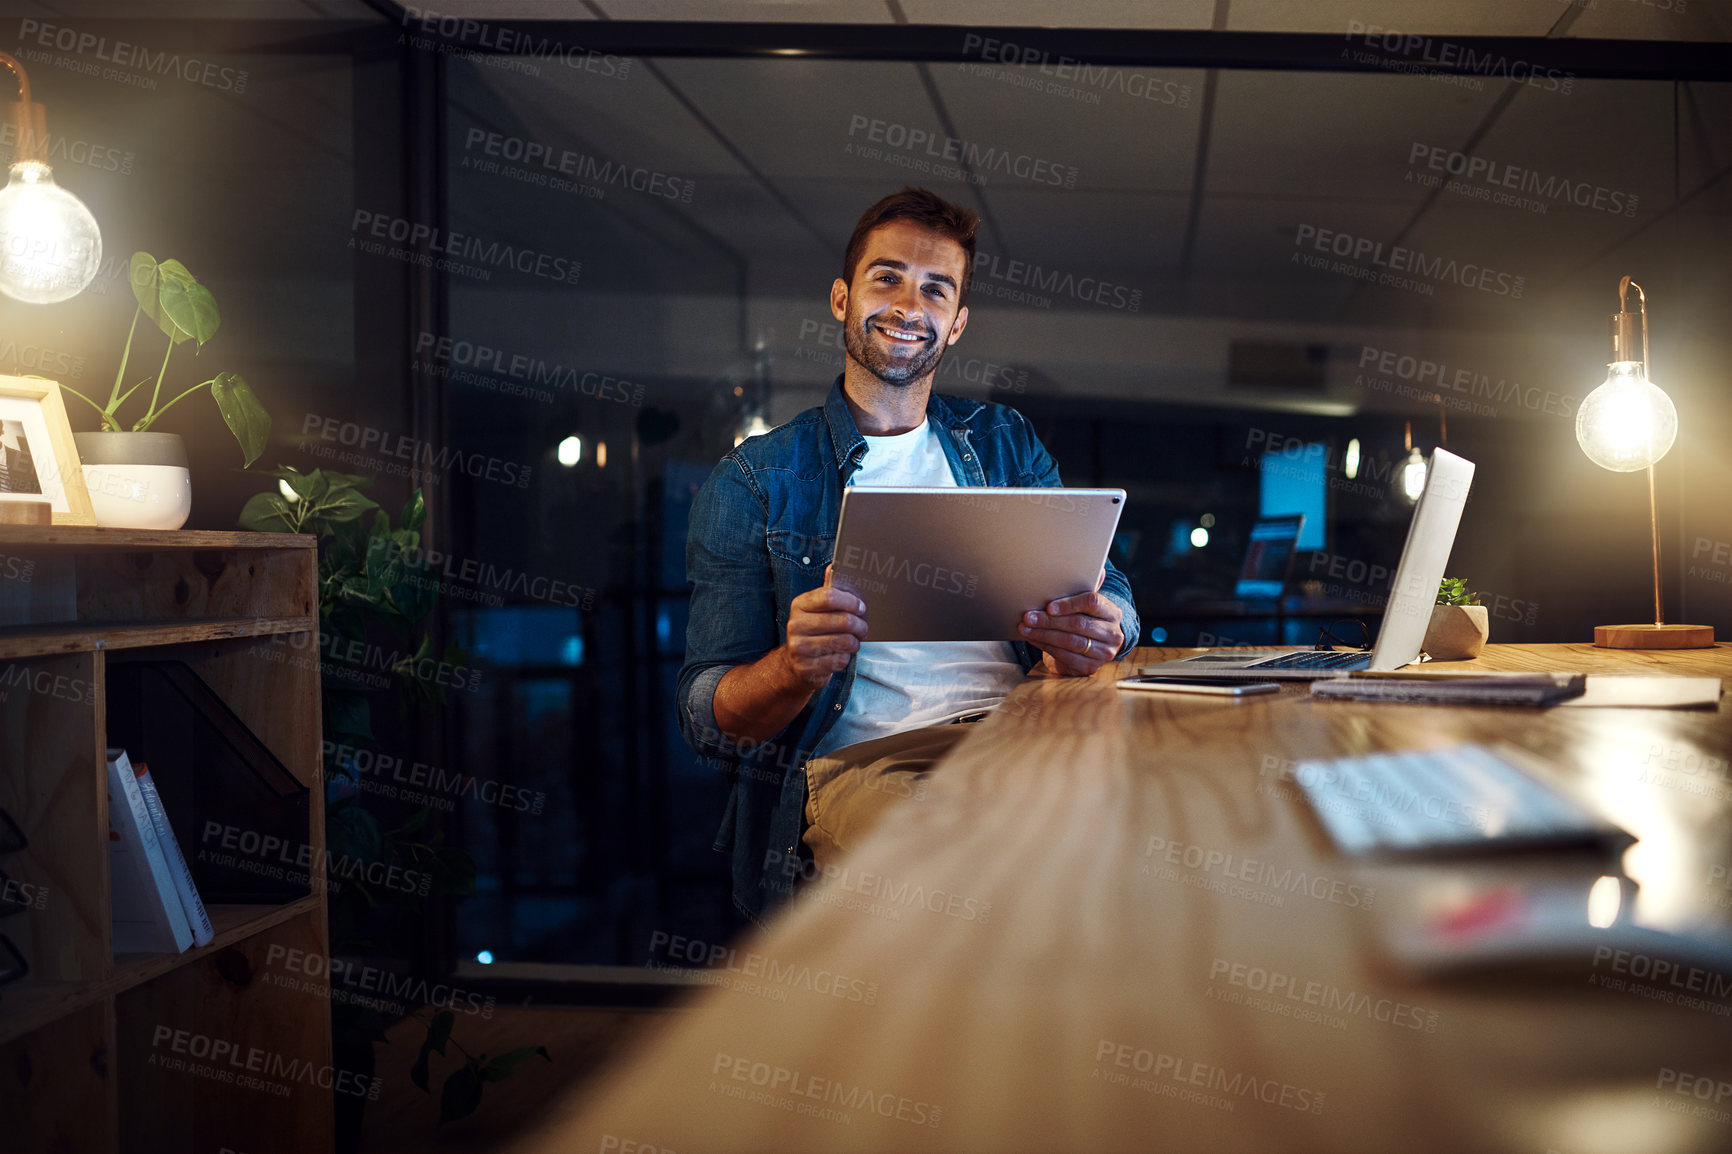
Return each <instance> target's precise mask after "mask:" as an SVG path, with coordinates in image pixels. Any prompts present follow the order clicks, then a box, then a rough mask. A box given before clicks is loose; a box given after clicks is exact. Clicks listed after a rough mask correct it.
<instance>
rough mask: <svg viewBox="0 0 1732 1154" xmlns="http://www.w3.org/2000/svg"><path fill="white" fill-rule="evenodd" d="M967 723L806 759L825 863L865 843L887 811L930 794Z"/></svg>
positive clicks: (819, 857) (811, 844)
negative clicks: (936, 772)
mask: <svg viewBox="0 0 1732 1154" xmlns="http://www.w3.org/2000/svg"><path fill="white" fill-rule="evenodd" d="M971 728H972V727H971V726H969V725H967V724H951V725H930V726H927V727H926V728H925V729H911V730H908V731H907V732H906V733H893V734H891V735H890V736H889V737H878V738H874V739H872V740H871V741H858V742H855V743H854V744H853V745H845V746H843V747H842V748H841V749H837V750H833V751H831V752H830V753H828V754H826V755H825V756H823V757H814V758H813V759H812V760H810V761H808V762H807V763H806V833H805V837H804V838H803V840H804V841H805V843H806V847H807V848H808V849H810V850H811V851H812V859H813V860H814V861H816V862H817V863H818V865H819V866H820V867H822V866H826V865H828V864H830V863H831V862H833V861H835V860H836V859H837V858H838V857H840V856H841V855H842V854H845V853H848V852H849V851H851V850H853V849H855V848H856V847H858V846H859V844H860V842H861V840H862V839H863V838H864V837H865V836H866V834H867V833H868V831H870V830H871V829H872V827H873V826H875V825H877V824H878V822H879V821H880V819H882V818H883V816H884V814H885V813H886V812H887V811H888V810H890V809H892V808H894V807H895V806H896V805H898V804H900V803H901V802H902V801H904V800H905V799H910V798H921V797H925V796H926V781H925V778H926V775H927V773H928V772H929V771H930V770H931V769H932V766H933V765H934V764H935V763H936V762H937V761H938V760H939V759H940V758H942V757H943V756H944V755H945V754H947V753H949V752H950V750H951V748H952V747H953V746H954V745H955V744H956V743H957V742H959V741H961V740H962V739H963V738H964V737H966V736H968V732H969V730H970V729H971Z"/></svg>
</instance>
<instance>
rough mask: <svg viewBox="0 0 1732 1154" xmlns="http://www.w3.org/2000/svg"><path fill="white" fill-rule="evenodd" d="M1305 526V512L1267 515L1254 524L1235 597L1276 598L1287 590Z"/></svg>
mask: <svg viewBox="0 0 1732 1154" xmlns="http://www.w3.org/2000/svg"><path fill="white" fill-rule="evenodd" d="M1304 528H1305V514H1303V513H1295V514H1294V515H1293V516H1291V517H1265V518H1263V519H1262V520H1260V521H1258V522H1257V523H1256V524H1255V525H1253V526H1251V540H1250V542H1249V543H1248V544H1247V545H1246V546H1245V563H1244V564H1243V565H1242V566H1241V567H1240V569H1239V580H1238V583H1237V584H1235V585H1234V586H1233V596H1235V597H1242V598H1245V599H1247V600H1252V599H1262V600H1266V601H1273V600H1275V599H1277V598H1279V597H1280V596H1281V595H1282V594H1283V593H1285V592H1286V591H1287V578H1288V577H1289V576H1291V574H1292V572H1293V555H1294V553H1295V552H1296V551H1297V547H1298V544H1299V533H1300V531H1301V530H1302V529H1304Z"/></svg>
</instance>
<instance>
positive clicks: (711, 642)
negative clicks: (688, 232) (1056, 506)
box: [679, 188, 1137, 919]
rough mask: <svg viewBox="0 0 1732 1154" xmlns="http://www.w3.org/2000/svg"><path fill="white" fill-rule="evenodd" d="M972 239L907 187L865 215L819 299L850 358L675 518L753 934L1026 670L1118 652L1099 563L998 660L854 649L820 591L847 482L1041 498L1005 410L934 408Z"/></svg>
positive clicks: (1115, 604) (728, 826) (706, 743)
mask: <svg viewBox="0 0 1732 1154" xmlns="http://www.w3.org/2000/svg"><path fill="white" fill-rule="evenodd" d="M977 224H978V220H977V218H976V217H975V215H974V213H972V212H970V211H968V210H967V209H965V208H961V207H958V206H957V205H953V204H950V203H949V202H947V201H945V200H943V199H942V198H940V197H939V196H937V195H935V194H934V193H932V192H929V191H927V190H926V189H921V188H905V189H903V190H902V191H901V192H898V193H895V194H894V195H892V196H887V197H885V198H884V199H883V200H881V201H879V202H878V203H877V204H875V205H873V206H872V207H871V208H869V209H867V210H866V212H865V214H864V215H863V216H861V218H860V221H859V223H858V224H856V225H855V226H854V233H853V235H852V236H851V237H850V238H849V240H848V247H847V250H846V252H845V254H844V256H843V260H842V276H841V277H839V278H838V279H837V280H836V281H835V283H834V284H832V285H831V287H830V311H831V313H832V314H833V315H834V316H835V317H836V319H837V320H839V321H841V322H842V328H843V341H844V347H845V349H846V351H847V357H846V360H845V361H844V364H843V371H842V375H841V376H840V377H839V378H837V380H836V383H835V385H834V386H832V388H831V390H830V396H829V398H828V399H827V400H826V401H825V403H824V406H823V407H822V408H817V409H808V410H807V411H806V412H804V413H801V414H800V415H799V416H797V417H795V418H794V419H793V420H791V421H789V422H788V423H787V424H785V425H781V426H779V427H777V428H775V429H772V430H771V431H770V432H768V433H766V434H764V435H763V436H759V437H753V438H750V439H749V440H746V441H744V442H742V443H741V444H740V445H739V446H738V447H736V448H735V449H734V451H733V452H731V453H729V454H728V455H727V456H726V457H725V458H723V459H722V462H721V463H720V464H719V465H717V466H716V468H715V470H714V472H712V473H711V474H710V477H709V480H708V481H706V482H705V483H704V486H703V488H702V489H701V490H700V491H699V493H698V495H697V499H696V501H695V502H694V503H693V505H692V514H691V526H690V533H689V536H688V539H687V546H686V570H687V577H688V579H689V580H690V581H691V584H692V601H691V617H690V623H689V625H688V627H687V630H686V659H685V665H684V666H683V667H682V668H681V670H680V676H679V720H680V729H681V732H682V733H684V734H685V737H686V740H687V741H689V742H690V743H691V745H692V747H693V748H694V749H696V750H697V751H698V752H699V753H700V754H702V755H703V756H704V757H706V758H709V759H711V760H712V762H714V763H717V764H719V765H720V767H721V768H723V769H724V771H725V772H727V773H728V774H729V775H730V778H731V780H732V782H733V793H732V795H731V797H730V798H729V802H728V812H727V816H726V818H725V819H724V821H723V824H722V831H721V834H720V836H719V838H718V840H717V842H716V848H717V849H718V850H720V851H722V852H731V853H732V854H733V862H734V866H733V889H734V902H735V904H736V905H737V906H739V908H740V909H741V911H742V912H744V913H745V914H747V915H748V916H749V917H752V918H754V919H759V918H761V917H762V916H763V915H764V914H765V913H766V912H768V910H769V909H770V908H771V907H772V906H773V905H774V904H775V902H776V901H777V900H778V899H780V898H783V897H786V896H787V894H789V893H790V892H791V891H792V889H793V881H794V879H796V878H798V877H800V876H802V875H803V874H805V873H807V872H809V870H810V864H809V863H815V864H816V865H818V866H825V865H828V864H829V863H830V862H832V861H834V860H835V859H836V858H837V857H839V856H840V855H841V854H842V853H845V852H846V851H847V850H848V849H850V848H852V847H853V846H854V845H855V844H856V843H857V842H858V841H859V840H860V838H861V837H863V836H864V835H865V833H866V831H867V830H869V829H870V828H871V827H872V825H874V824H875V823H876V822H877V821H878V820H879V819H880V818H881V817H882V816H883V814H884V812H885V811H886V810H887V809H888V808H889V807H890V806H891V805H892V804H893V803H894V802H895V800H896V799H897V798H903V797H910V796H919V795H921V794H923V793H924V783H923V781H922V780H921V778H922V776H923V775H924V774H925V773H926V772H927V771H928V770H930V768H931V766H932V765H933V763H934V762H936V761H937V760H938V759H939V758H940V757H942V756H943V755H944V753H945V752H947V751H948V750H949V749H950V747H951V746H952V745H954V744H955V743H956V741H958V740H959V739H960V738H961V737H962V736H963V734H964V733H965V732H966V730H967V727H966V725H963V724H959V723H961V722H967V721H973V720H977V719H979V718H980V717H982V716H984V715H985V714H986V713H987V712H988V711H990V710H991V709H992V708H993V707H994V706H996V705H997V704H998V703H999V702H1001V701H1002V700H1003V699H1004V696H1005V695H1006V694H1007V693H1009V692H1010V690H1011V689H1012V688H1014V687H1015V685H1016V683H1017V682H1019V681H1021V680H1022V678H1023V677H1024V676H1025V675H1026V674H1027V673H1028V672H1029V670H1031V669H1032V668H1033V667H1034V666H1035V665H1037V664H1040V665H1043V666H1044V668H1045V669H1046V671H1047V672H1048V673H1051V674H1055V675H1062V676H1077V677H1080V676H1087V675H1088V674H1091V673H1093V672H1095V671H1096V670H1097V669H1099V668H1100V667H1101V666H1102V665H1104V664H1106V663H1107V662H1109V661H1112V660H1114V659H1116V658H1117V657H1119V656H1120V655H1122V654H1123V653H1125V652H1126V651H1128V650H1129V649H1130V647H1131V646H1132V645H1133V644H1135V641H1136V638H1137V617H1136V610H1135V609H1134V607H1133V606H1132V604H1131V596H1130V587H1129V584H1128V583H1127V582H1126V581H1125V579H1124V576H1123V574H1121V573H1119V572H1118V571H1117V570H1116V569H1114V568H1113V567H1112V565H1111V564H1110V563H1109V564H1108V566H1107V567H1106V569H1105V571H1104V572H1103V573H1102V577H1101V583H1100V587H1099V589H1098V590H1097V591H1095V592H1090V593H1081V594H1078V595H1076V596H1072V597H1066V598H1062V599H1060V600H1058V601H1054V602H1052V603H1050V604H1048V605H1047V606H1046V607H1045V609H1044V611H1037V612H1031V613H1028V614H1026V615H1025V618H1024V620H1022V621H1021V622H1018V623H1017V629H1018V631H1019V633H1020V635H1021V637H1022V638H1023V640H1022V641H1019V642H1015V643H1012V642H1007V641H982V642H950V643H943V644H930V643H929V644H901V643H882V642H873V641H871V640H869V638H870V635H871V613H870V605H869V603H868V602H867V601H865V600H864V599H862V598H861V597H860V596H858V595H857V594H856V593H854V592H853V591H850V590H847V589H843V588H838V587H835V586H832V585H831V584H830V582H829V579H828V578H829V562H830V559H831V554H832V551H833V548H834V544H835V532H836V521H837V516H838V514H839V512H840V509H841V504H842V490H843V489H844V488H845V487H846V486H848V485H925V486H966V485H974V486H983V485H991V486H1013V487H1052V486H1057V485H1059V484H1060V481H1059V475H1058V466H1057V465H1056V464H1054V463H1053V459H1052V457H1051V456H1050V455H1048V453H1047V451H1046V450H1045V449H1044V448H1042V447H1041V444H1040V441H1039V440H1038V439H1037V438H1036V437H1035V435H1034V430H1033V429H1032V428H1031V427H1030V426H1029V423H1028V421H1027V420H1026V419H1025V418H1024V417H1023V416H1022V415H1021V414H1020V413H1017V412H1016V411H1015V410H1013V409H1010V408H1007V407H1005V406H1003V405H995V404H990V403H983V402H980V401H971V400H966V399H964V398H961V397H947V396H940V395H938V394H935V393H933V392H932V379H933V375H934V374H935V373H936V372H937V369H938V364H939V361H940V359H941V358H942V357H943V356H944V352H945V350H946V349H948V348H949V347H950V346H951V345H953V344H955V343H956V342H957V341H958V340H959V339H961V337H962V334H963V331H964V330H965V329H966V328H967V327H968V303H967V302H968V286H969V276H970V272H971V269H972V266H973V262H974V234H975V229H976V226H977Z"/></svg>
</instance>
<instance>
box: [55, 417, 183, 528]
mask: <svg viewBox="0 0 1732 1154" xmlns="http://www.w3.org/2000/svg"><path fill="white" fill-rule="evenodd" d="M72 439H73V440H74V441H75V442H77V444H78V460H79V463H80V464H81V465H82V466H83V468H84V484H85V486H86V487H87V488H89V490H90V505H91V508H92V509H94V510H95V512H96V523H97V524H98V525H100V526H103V527H104V528H109V529H178V528H180V527H181V526H182V525H184V524H186V519H187V517H188V516H189V515H190V514H191V513H192V473H191V472H190V471H189V470H188V469H187V465H186V443H185V442H183V441H182V440H181V439H180V435H179V434H178V433H74V434H72Z"/></svg>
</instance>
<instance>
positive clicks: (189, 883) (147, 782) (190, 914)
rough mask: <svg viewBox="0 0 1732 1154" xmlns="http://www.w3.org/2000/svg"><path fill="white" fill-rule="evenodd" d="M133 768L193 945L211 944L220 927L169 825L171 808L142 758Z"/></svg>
mask: <svg viewBox="0 0 1732 1154" xmlns="http://www.w3.org/2000/svg"><path fill="white" fill-rule="evenodd" d="M132 768H133V773H134V774H135V775H136V776H137V777H138V789H139V792H140V793H142V794H143V795H144V808H145V809H147V810H149V811H150V820H151V824H152V825H154V826H156V840H157V842H158V844H160V845H161V846H162V848H163V856H164V857H166V858H167V859H168V870H169V872H170V873H171V874H173V875H174V887H175V889H176V890H177V891H178V892H179V894H180V905H181V909H182V910H184V911H185V912H186V920H187V921H188V922H189V923H190V924H191V926H192V942H193V945H195V946H208V945H210V943H211V940H212V939H213V938H215V937H216V928H215V927H213V926H212V925H211V921H210V913H209V911H207V910H206V909H205V908H204V900H203V899H202V898H200V897H199V896H198V886H196V885H194V884H193V880H192V870H191V869H189V868H187V864H186V857H185V855H183V854H182V853H181V852H180V840H179V839H178V838H176V837H175V836H174V827H173V826H171V825H169V824H168V811H167V810H165V809H163V807H162V796H161V795H160V794H158V793H157V792H156V782H155V781H153V780H152V779H151V776H150V767H149V766H148V765H146V764H144V762H142V761H141V762H138V763H137V764H136V765H134V766H133V767H132Z"/></svg>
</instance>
